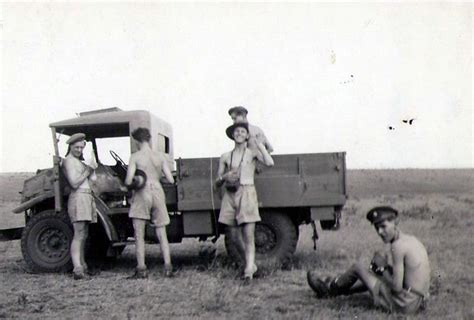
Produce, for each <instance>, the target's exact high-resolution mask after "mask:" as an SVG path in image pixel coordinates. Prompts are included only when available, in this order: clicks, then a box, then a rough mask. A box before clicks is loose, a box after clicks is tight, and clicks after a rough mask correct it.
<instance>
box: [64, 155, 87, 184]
mask: <svg viewBox="0 0 474 320" xmlns="http://www.w3.org/2000/svg"><path fill="white" fill-rule="evenodd" d="M63 166H64V169H65V170H64V171H65V173H66V178H67V181H68V182H69V184H70V185H71V188H73V189H77V188H79V186H80V185H81V184H82V183H83V182H84V181H85V180H86V179H87V178H88V177H89V175H90V174H91V173H92V169H91V168H90V167H89V166H86V165H84V166H83V169H82V168H78V166H76V165H75V164H74V163H73V162H72V161H71V160H69V159H65V160H64V164H63Z"/></svg>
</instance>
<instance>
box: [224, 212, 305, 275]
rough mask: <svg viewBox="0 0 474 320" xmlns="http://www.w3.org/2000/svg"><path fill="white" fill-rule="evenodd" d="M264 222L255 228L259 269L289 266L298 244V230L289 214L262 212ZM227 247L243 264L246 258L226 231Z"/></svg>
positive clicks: (230, 253) (238, 261)
mask: <svg viewBox="0 0 474 320" xmlns="http://www.w3.org/2000/svg"><path fill="white" fill-rule="evenodd" d="M261 218H262V221H260V222H258V223H257V224H256V226H255V249H256V263H257V265H258V266H259V267H265V268H279V267H281V266H284V265H285V264H287V263H288V262H289V261H290V260H291V258H292V256H293V254H294V252H295V250H296V245H297V243H298V229H297V227H296V226H295V224H294V223H293V222H292V221H291V219H290V218H289V217H288V215H287V214H285V213H282V212H270V211H267V212H262V213H261ZM225 246H226V250H227V253H228V255H229V256H230V257H231V258H232V259H233V260H234V261H235V262H237V263H239V264H243V263H244V261H245V257H243V255H242V254H241V253H240V251H239V250H238V249H237V247H236V244H235V243H234V242H233V241H232V240H231V238H230V236H229V235H228V231H226V237H225Z"/></svg>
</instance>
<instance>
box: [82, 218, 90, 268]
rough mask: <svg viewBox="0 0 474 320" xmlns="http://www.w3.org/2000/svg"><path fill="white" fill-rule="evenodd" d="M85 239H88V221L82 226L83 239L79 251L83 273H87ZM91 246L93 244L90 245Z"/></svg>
mask: <svg viewBox="0 0 474 320" xmlns="http://www.w3.org/2000/svg"><path fill="white" fill-rule="evenodd" d="M87 237H89V222H88V221H85V225H84V238H83V239H82V241H81V251H80V254H81V265H82V267H83V268H84V271H87V269H88V267H87V263H86V250H85V248H86V241H87ZM92 245H93V244H92Z"/></svg>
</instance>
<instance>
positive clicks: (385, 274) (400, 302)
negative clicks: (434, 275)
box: [307, 206, 430, 314]
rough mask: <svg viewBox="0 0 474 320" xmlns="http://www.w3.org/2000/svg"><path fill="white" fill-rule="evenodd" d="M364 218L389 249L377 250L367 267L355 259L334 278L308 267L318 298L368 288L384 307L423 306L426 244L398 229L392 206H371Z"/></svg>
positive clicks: (427, 280) (427, 265) (402, 310)
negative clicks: (317, 273)
mask: <svg viewBox="0 0 474 320" xmlns="http://www.w3.org/2000/svg"><path fill="white" fill-rule="evenodd" d="M367 219H368V220H369V221H370V222H371V223H372V225H373V226H374V228H375V231H376V232H377V234H378V235H379V236H380V238H381V239H382V241H383V242H384V243H385V244H387V245H388V250H386V251H378V252H376V253H375V255H374V257H373V259H372V262H371V264H370V266H369V268H367V267H366V266H364V265H363V264H362V263H356V264H354V265H353V266H352V267H351V268H350V269H349V270H347V271H346V272H345V273H343V274H341V275H340V276H338V277H336V278H334V279H331V278H327V279H325V280H324V281H323V280H322V279H320V278H319V277H317V275H316V273H315V272H314V271H309V272H308V275H307V276H308V283H309V285H310V287H311V288H312V289H313V290H314V291H315V292H316V295H317V297H319V298H326V297H333V296H337V295H349V294H353V293H358V292H364V291H369V292H370V294H371V296H372V298H373V301H374V304H375V305H376V306H378V307H381V308H383V309H384V310H386V311H389V312H400V313H405V314H410V313H415V312H416V311H418V310H419V309H421V308H423V307H424V304H425V299H426V298H427V297H428V293H429V286H430V263H429V260H428V253H427V252H426V249H425V247H424V246H423V244H422V243H421V242H420V241H419V240H418V239H417V238H416V237H414V236H412V235H408V234H406V233H403V232H402V231H401V230H400V229H399V227H398V223H399V218H398V212H397V210H395V209H393V208H391V207H387V206H382V207H376V208H373V209H371V210H370V211H369V212H368V213H367Z"/></svg>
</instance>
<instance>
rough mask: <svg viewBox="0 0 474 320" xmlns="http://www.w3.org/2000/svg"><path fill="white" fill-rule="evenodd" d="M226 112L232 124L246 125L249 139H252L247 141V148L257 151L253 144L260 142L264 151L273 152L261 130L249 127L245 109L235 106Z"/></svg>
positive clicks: (252, 126)
mask: <svg viewBox="0 0 474 320" xmlns="http://www.w3.org/2000/svg"><path fill="white" fill-rule="evenodd" d="M228 112H229V115H230V117H231V118H232V121H233V122H234V123H238V122H243V123H247V124H248V128H249V134H250V137H252V138H253V139H251V140H249V141H248V147H249V148H251V149H254V150H258V148H257V145H256V144H255V143H254V141H256V142H261V143H262V144H263V145H264V146H265V149H267V151H268V153H272V152H273V147H272V145H271V144H270V141H268V139H267V137H266V136H265V133H264V132H263V130H262V129H260V128H259V127H257V126H254V125H251V124H250V123H249V122H248V120H247V114H248V111H247V109H246V108H244V107H242V106H236V107H232V108H230V109H229V111H228Z"/></svg>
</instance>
